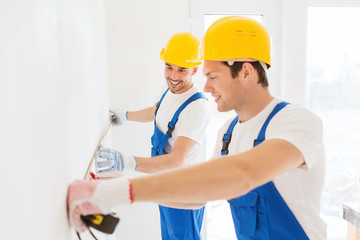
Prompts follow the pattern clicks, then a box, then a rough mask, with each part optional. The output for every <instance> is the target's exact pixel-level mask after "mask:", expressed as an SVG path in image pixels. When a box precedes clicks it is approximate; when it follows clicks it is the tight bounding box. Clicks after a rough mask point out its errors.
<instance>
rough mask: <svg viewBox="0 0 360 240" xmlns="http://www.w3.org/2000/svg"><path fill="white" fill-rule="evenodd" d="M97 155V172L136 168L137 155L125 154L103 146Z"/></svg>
mask: <svg viewBox="0 0 360 240" xmlns="http://www.w3.org/2000/svg"><path fill="white" fill-rule="evenodd" d="M97 155H98V156H97V158H96V160H95V168H96V172H97V173H102V172H113V171H119V172H122V171H124V170H127V171H133V170H135V169H136V160H135V157H134V156H132V155H130V154H123V153H121V152H119V151H117V150H114V149H110V148H101V149H99V150H98V152H97Z"/></svg>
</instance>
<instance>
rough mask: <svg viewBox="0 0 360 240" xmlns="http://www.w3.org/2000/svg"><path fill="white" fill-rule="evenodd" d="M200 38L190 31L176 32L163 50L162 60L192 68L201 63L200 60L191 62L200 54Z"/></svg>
mask: <svg viewBox="0 0 360 240" xmlns="http://www.w3.org/2000/svg"><path fill="white" fill-rule="evenodd" d="M199 46H200V40H199V39H197V38H196V37H195V36H194V35H192V34H191V33H189V32H185V33H176V34H174V35H173V36H172V37H171V38H170V39H169V41H168V43H167V44H166V47H165V48H163V49H162V50H161V53H160V58H161V60H163V61H165V62H168V63H171V64H175V65H177V66H180V67H184V68H192V67H196V66H198V65H200V64H201V62H200V61H192V62H189V61H187V60H189V59H195V58H197V57H198V54H199Z"/></svg>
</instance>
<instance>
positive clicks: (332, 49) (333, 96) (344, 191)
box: [306, 7, 360, 239]
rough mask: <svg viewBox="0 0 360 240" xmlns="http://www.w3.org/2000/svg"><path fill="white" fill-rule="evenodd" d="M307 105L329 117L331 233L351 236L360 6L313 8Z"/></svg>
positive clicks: (326, 205)
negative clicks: (345, 209)
mask: <svg viewBox="0 0 360 240" xmlns="http://www.w3.org/2000/svg"><path fill="white" fill-rule="evenodd" d="M308 10H309V11H308V42H307V95H306V99H307V105H308V107H309V108H310V109H312V110H313V111H314V112H316V113H317V114H318V115H319V116H320V117H321V118H322V120H323V124H324V142H325V148H326V179H325V187H324V192H323V197H322V210H321V212H322V216H323V218H324V220H325V221H326V222H327V224H328V239H345V238H346V231H347V230H346V221H344V220H343V219H342V205H343V203H346V202H354V201H356V199H357V197H358V195H359V177H360V170H359V168H360V164H359V162H360V151H359V149H360V142H359V133H360V132H359V130H358V129H359V125H358V124H359V123H360V94H359V91H360V44H359V43H360V31H359V30H358V28H357V25H358V23H360V7H310V8H309V9H308Z"/></svg>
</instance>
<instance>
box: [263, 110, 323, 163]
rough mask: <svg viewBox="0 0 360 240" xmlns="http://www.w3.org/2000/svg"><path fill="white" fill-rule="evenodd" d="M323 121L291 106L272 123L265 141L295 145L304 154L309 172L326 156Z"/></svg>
mask: <svg viewBox="0 0 360 240" xmlns="http://www.w3.org/2000/svg"><path fill="white" fill-rule="evenodd" d="M322 132H323V129H322V121H321V119H320V118H319V117H317V116H316V115H315V114H313V113H311V112H310V111H308V110H306V109H303V108H300V107H297V106H291V105H289V106H288V107H287V109H286V108H285V109H283V110H282V111H280V112H278V113H277V114H276V115H275V116H274V118H273V119H272V120H271V121H270V123H269V126H268V128H267V130H266V136H265V139H267V140H269V139H283V140H286V141H288V142H290V143H291V144H293V145H294V146H295V147H296V148H297V149H299V151H300V152H301V153H302V154H303V156H304V160H305V163H306V165H304V166H301V167H300V169H303V170H309V169H311V168H312V167H313V166H314V165H316V164H317V163H318V161H320V160H321V159H322V156H323V154H324V147H323V135H322Z"/></svg>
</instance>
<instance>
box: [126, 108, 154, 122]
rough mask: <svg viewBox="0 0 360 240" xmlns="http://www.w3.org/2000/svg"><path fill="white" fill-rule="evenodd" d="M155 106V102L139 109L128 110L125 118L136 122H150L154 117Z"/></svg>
mask: <svg viewBox="0 0 360 240" xmlns="http://www.w3.org/2000/svg"><path fill="white" fill-rule="evenodd" d="M155 107H156V104H155V105H154V106H153V107H148V108H145V109H142V110H139V111H132V112H130V111H128V112H127V119H128V120H130V121H136V122H152V121H154V118H155V115H154V112H155Z"/></svg>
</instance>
